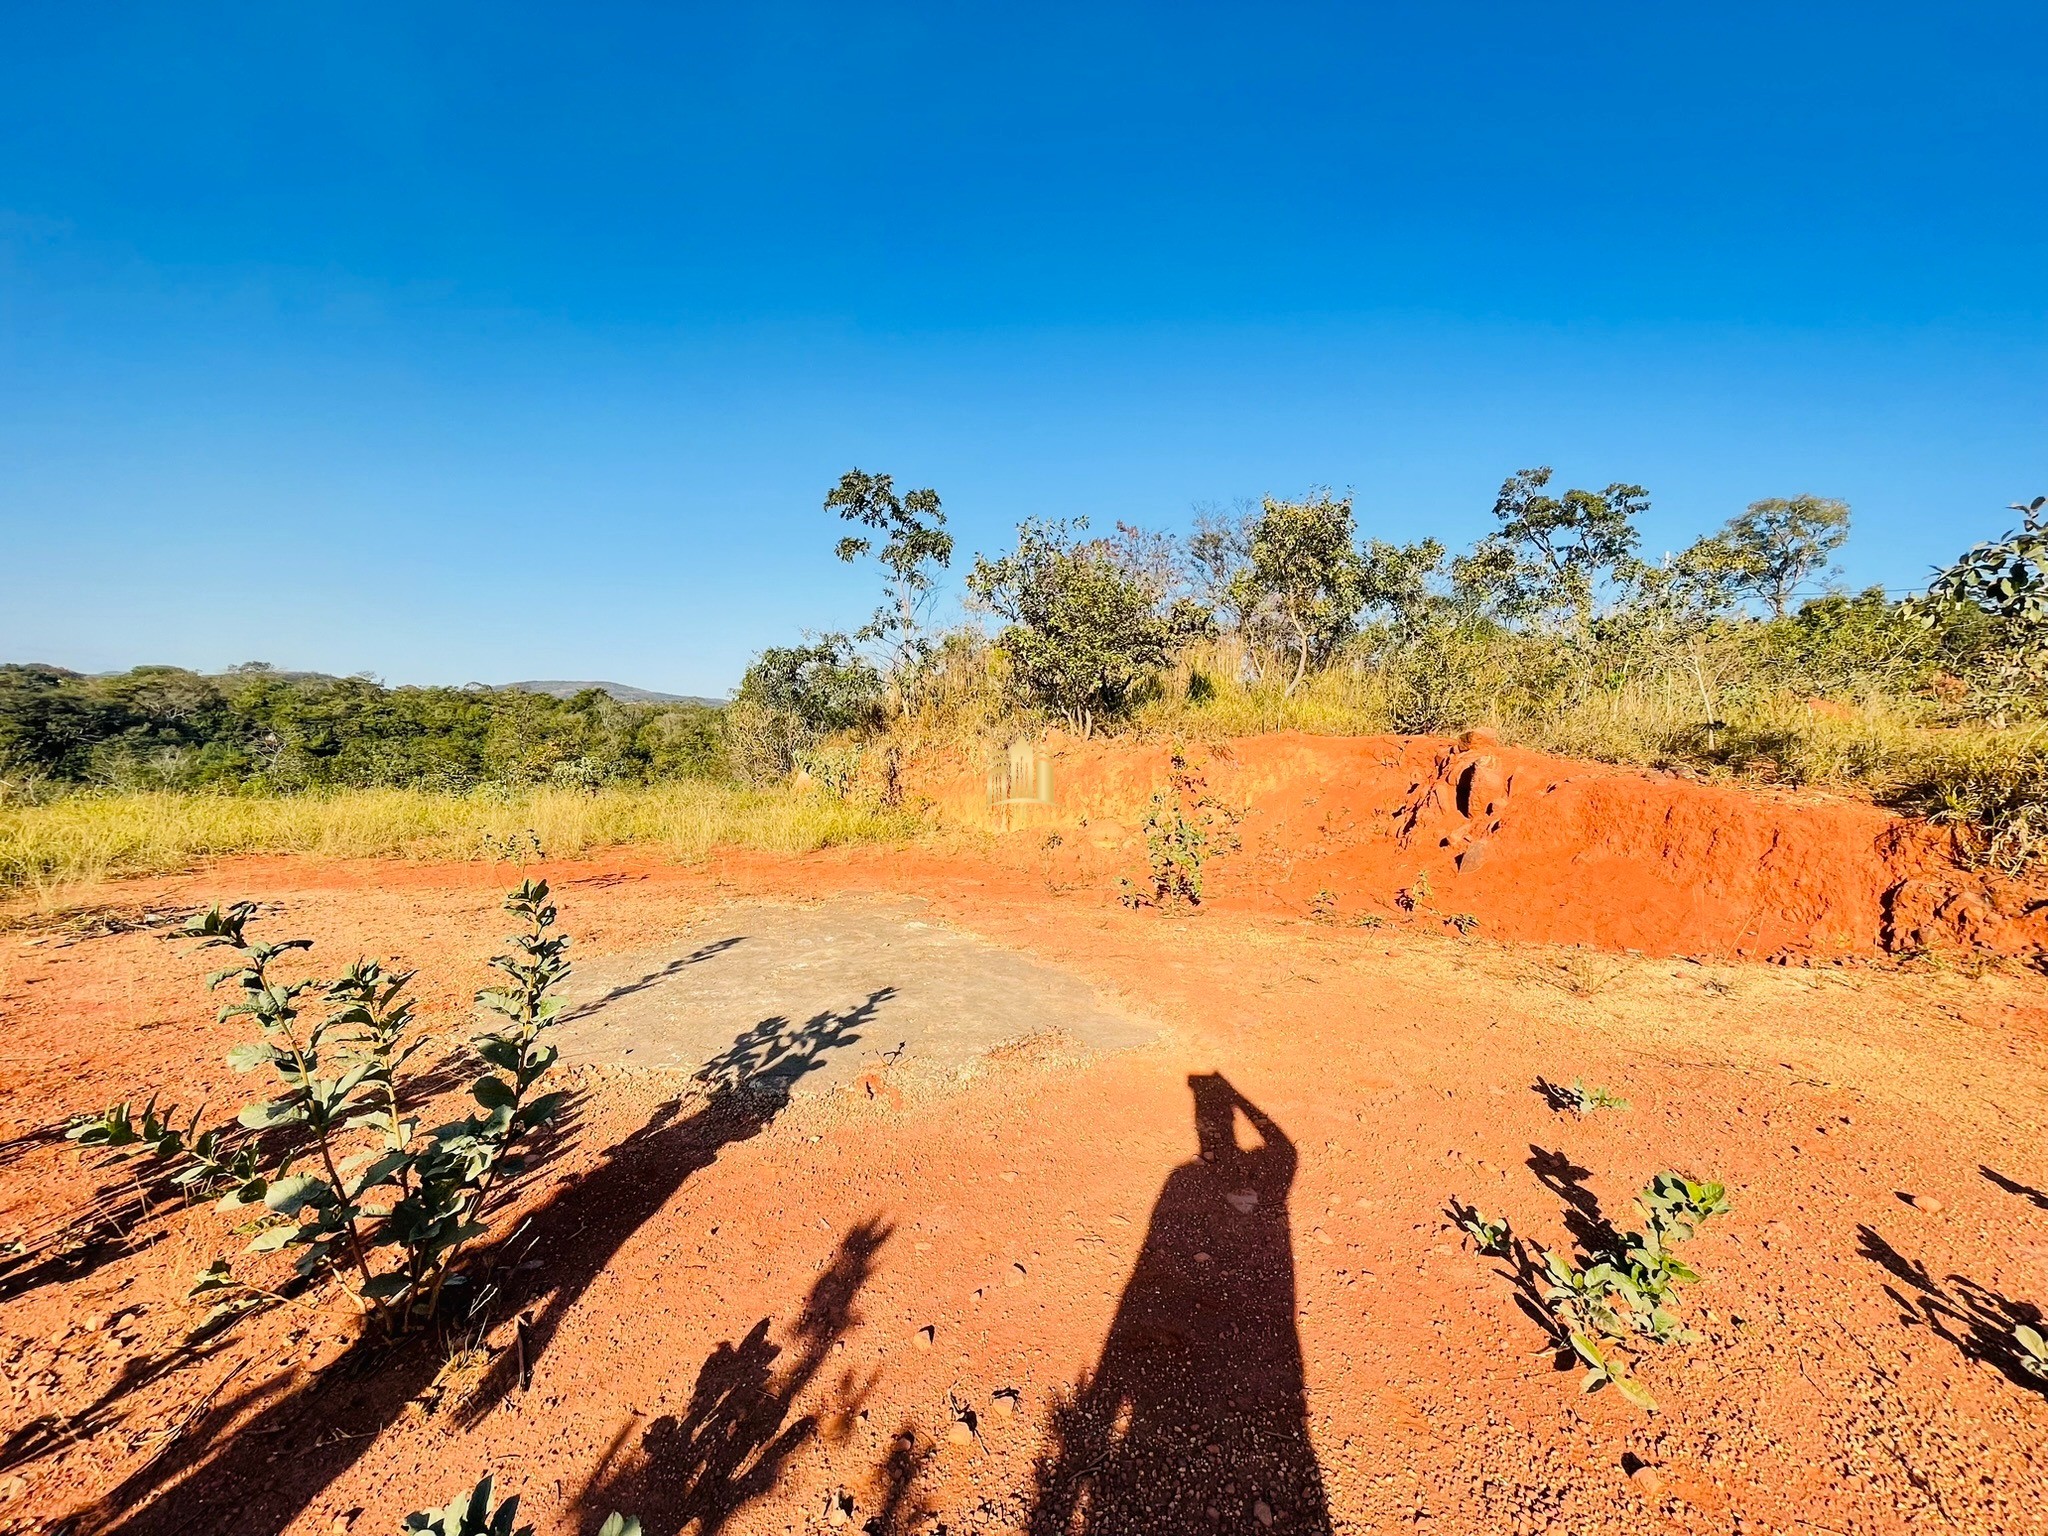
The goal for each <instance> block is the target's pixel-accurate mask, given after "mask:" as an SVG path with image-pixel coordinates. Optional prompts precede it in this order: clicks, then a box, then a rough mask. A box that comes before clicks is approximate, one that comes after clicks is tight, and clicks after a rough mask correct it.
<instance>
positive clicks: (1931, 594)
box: [1912, 496, 2048, 695]
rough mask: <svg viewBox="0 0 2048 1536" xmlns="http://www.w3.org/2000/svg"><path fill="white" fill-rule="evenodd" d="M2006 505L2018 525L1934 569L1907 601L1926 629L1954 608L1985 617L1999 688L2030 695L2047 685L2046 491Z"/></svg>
mask: <svg viewBox="0 0 2048 1536" xmlns="http://www.w3.org/2000/svg"><path fill="white" fill-rule="evenodd" d="M2011 510H2013V511H2015V512H2017V513H2019V514H2020V526H2019V527H2017V528H2014V529H2010V530H2008V531H2007V533H2006V534H2005V536H2004V537H2003V538H1999V539H1994V540H1992V541H1990V542H1989V543H1985V544H1979V545H1977V546H1975V547H1974V548H1973V549H1971V550H1970V551H1969V552H1968V553H1967V554H1965V555H1964V556H1963V557H1962V558H1961V559H1960V560H1958V561H1956V562H1955V564H1953V565H1951V566H1948V567H1947V568H1946V569H1944V570H1940V571H1937V572H1935V574H1934V579H1933V581H1931V582H1930V583H1928V587H1927V595H1926V596H1925V597H1923V598H1920V599H1917V600H1916V601H1915V602H1914V603H1913V605H1912V606H1913V608H1914V610H1915V612H1916V615H1917V617H1919V619H1920V621H1921V623H1922V624H1924V625H1925V626H1926V627H1927V628H1929V629H1933V628H1936V627H1937V626H1938V625H1939V624H1940V623H1941V622H1942V619H1943V617H1944V616H1945V615H1948V614H1953V613H1956V612H1958V611H1961V612H1965V613H1968V612H1975V613H1980V614H1982V615H1984V616H1985V617H1986V618H1988V619H1990V620H1991V621H1992V622H1993V624H1994V625H1995V626H1996V627H1997V631H1998V636H1997V639H1996V640H1995V641H1994V642H1993V644H1992V646H1991V648H1990V656H1989V658H1988V659H1989V660H1990V662H1991V664H1992V668H1993V671H1994V674H1995V675H1996V676H1997V677H1998V678H1999V680H2000V683H2001V684H2002V686H2003V688H2004V690H2005V691H2007V692H2009V693H2015V694H2021V695H2038V694H2039V693H2040V691H2041V690H2042V688H2043V687H2044V686H2048V496H2036V497H2035V498H2034V499H2033V500H2032V501H2030V502H2019V501H2016V502H2014V503H2012V508H2011Z"/></svg>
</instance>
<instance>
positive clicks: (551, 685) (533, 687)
mask: <svg viewBox="0 0 2048 1536" xmlns="http://www.w3.org/2000/svg"><path fill="white" fill-rule="evenodd" d="M501 686H503V687H505V688H508V689H511V690H513V691H515V692H518V693H544V694H546V695H548V697H550V698H555V699H569V698H574V697H575V696H576V695H577V694H579V693H581V692H583V690H584V689H586V688H595V689H597V690H598V691H599V692H600V693H608V694H610V695H611V696H612V697H613V698H615V699H617V700H618V701H619V702H620V703H621V704H702V705H704V706H705V707H706V708H707V709H720V708H723V707H724V704H725V701H724V700H723V699H700V698H698V697H697V696H696V695H694V694H687V693H656V692H655V691H654V690H653V689H651V688H629V687H627V686H626V685H625V684H624V683H571V682H563V681H561V680H560V679H558V678H548V679H544V680H541V681H534V682H524V683H505V684H502V685H501Z"/></svg>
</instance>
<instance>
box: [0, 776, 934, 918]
mask: <svg viewBox="0 0 2048 1536" xmlns="http://www.w3.org/2000/svg"><path fill="white" fill-rule="evenodd" d="M915 830H916V824H915V822H914V820H913V819H912V818H910V817H908V816H906V815H904V814H903V813H900V812H894V811H887V810H883V809H881V808H878V807H876V806H874V805H872V804H866V803H862V802H860V801H857V800H850V799H847V800H842V799H838V798H835V797H833V796H830V795H825V794H819V793H810V792H805V791H802V790H797V789H790V788H781V787H775V788H766V789H749V788H742V787H739V786H735V785H729V784H722V783H716V782H707V781H703V780H683V781H678V782H674V783H669V784H659V785H652V786H647V787H621V788H606V789H602V790H600V791H598V792H596V793H589V792H586V791H582V790H575V789H551V788H550V789H529V790H514V791H500V792H490V791H478V792H474V793H468V794H447V793H436V792H433V791H428V790H416V789H362V790H344V791H337V792H334V793H327V794H305V795H288V796H238V795H207V794H180V793H174V792H146V793H131V794H105V795H99V794H81V795H69V796H65V797H62V798H59V799H56V800H52V801H49V802H47V803H44V804H31V805H17V806H7V805H0V895H8V894H18V893H24V892H26V893H38V892H47V891H49V890H51V889H53V888H55V887H57V886H61V885H66V884H71V883H74V882H78V881H84V880H94V879H100V878H104V877H106V876H109V875H125V874H146V873H162V872H165V871H170V870H176V869H181V868H184V867H186V866H188V865H190V864H191V863H193V862H194V861H195V860H198V859H203V858H207V857H213V856H219V855H223V854H235V853H309V854H319V855H324V856H327V857H330V858H366V857H373V856H390V855H395V856H399V857H405V858H474V857H490V856H493V855H494V854H495V853H497V852H499V851H503V850H506V849H508V848H510V847H511V846H512V845H513V844H514V843H515V842H518V841H523V840H524V839H527V838H534V839H537V840H538V842H539V844H540V846H541V848H542V849H544V850H545V851H546V852H547V853H548V854H549V855H551V856H561V855H573V854H581V853H588V852H590V851H592V850H594V849H599V848H606V847H613V846H617V845H620V844H626V843H632V844H638V845H641V846H645V847H651V848H658V849H660V850H662V851H663V852H665V853H668V854H671V855H673V856H674V857H676V858H679V859H691V858H698V857H701V856H702V855H704V854H706V853H708V852H710V851H711V850H712V849H714V848H725V847H733V848H751V849H762V850H767V851H771V852H778V853H806V852H810V851H812V850H814V849H818V848H827V847H832V846H836V845H840V844H846V843H861V842H875V841H887V840H893V839H897V838H903V837H907V836H910V835H912V834H913V833H914V832H915Z"/></svg>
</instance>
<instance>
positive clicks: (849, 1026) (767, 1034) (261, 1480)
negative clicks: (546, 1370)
mask: <svg viewBox="0 0 2048 1536" xmlns="http://www.w3.org/2000/svg"><path fill="white" fill-rule="evenodd" d="M894 995H895V991H894V989H893V988H883V989H882V990H880V991H878V992H875V993H873V994H871V995H870V996H869V997H868V998H867V999H866V1000H865V1001H863V1002H862V1003H861V1004H859V1005H858V1006H857V1007H854V1008H852V1009H849V1010H847V1011H845V1012H843V1013H830V1012H828V1013H821V1014H819V1015H817V1016H816V1017H814V1018H812V1019H810V1020H809V1021H807V1022H806V1023H804V1024H802V1025H792V1024H791V1022H790V1021H789V1020H787V1019H782V1018H774V1019H765V1020H763V1021H762V1022H761V1023H760V1024H757V1025H755V1026H754V1027H753V1028H752V1029H750V1030H748V1031H747V1032H746V1033H744V1034H742V1035H741V1036H740V1037H739V1038H738V1039H737V1040H735V1041H734V1042H733V1044H732V1045H731V1047H729V1048H728V1049H727V1050H726V1051H724V1052H722V1053H721V1054H720V1055H719V1056H718V1057H717V1058H716V1059H714V1060H713V1061H712V1062H710V1063H709V1064H707V1066H706V1067H705V1068H704V1070H703V1071H702V1072H701V1073H700V1074H699V1077H700V1080H701V1086H702V1088H703V1094H702V1097H701V1098H700V1099H695V1100H682V1099H678V1100H672V1101H670V1102H669V1103H667V1104H664V1105H663V1106H662V1107H661V1108H660V1110H659V1111H657V1113H656V1114H655V1115H654V1116H653V1117H652V1118H651V1119H650V1120H649V1121H648V1123H647V1124H646V1125H644V1126H642V1127H641V1128H640V1129H639V1130H638V1131H635V1132H634V1133H633V1134H632V1135H631V1136H629V1137H627V1138H626V1140H625V1141H623V1142H621V1143H620V1144H619V1145H618V1146H616V1147H613V1148H612V1149H611V1150H610V1151H608V1152H607V1153H606V1154H605V1155H604V1159H603V1161H602V1162H600V1163H599V1165H598V1166H597V1167H596V1168H595V1169H593V1170H592V1171H591V1172H589V1173H588V1174H585V1175H584V1176H583V1177H581V1178H579V1179H576V1180H573V1181H569V1182H565V1183H563V1184H561V1185H559V1186H558V1187H557V1188H556V1189H554V1190H553V1191H552V1192H551V1193H550V1194H549V1195H548V1196H547V1198H546V1200H545V1201H543V1202H542V1204H541V1205H540V1206H539V1207H538V1208H537V1209H536V1210H535V1211H533V1212H532V1213H531V1214H530V1215H529V1216H528V1217H527V1218H526V1219H525V1220H523V1221H521V1222H520V1223H519V1224H518V1225H517V1226H516V1227H515V1228H513V1229H512V1230H511V1231H510V1232H509V1233H507V1234H506V1236H505V1237H503V1238H502V1239H500V1240H498V1241H497V1242H496V1243H494V1244H493V1245H491V1247H490V1248H488V1249H487V1250H484V1251H481V1252H479V1253H478V1254H477V1256H476V1257H475V1258H474V1259H472V1260H470V1261H469V1262H468V1263H467V1264H466V1265H465V1266H464V1267H465V1269H466V1270H467V1271H468V1272H469V1273H470V1275H471V1276H473V1277H474V1282H473V1284H472V1285H471V1286H470V1287H469V1288H468V1289H469V1290H470V1291H471V1293H472V1294H473V1295H474V1297H475V1298H476V1299H475V1300H473V1301H471V1302H470V1303H469V1304H468V1315H467V1316H466V1317H464V1318H461V1319H459V1320H458V1324H459V1327H460V1329H461V1331H463V1332H476V1333H478V1334H480V1333H481V1332H482V1331H484V1329H485V1328H487V1327H488V1325H489V1323H490V1321H491V1318H492V1317H494V1316H496V1317H502V1316H504V1315H505V1314H506V1313H507V1312H519V1313H521V1314H522V1316H521V1321H520V1336H521V1346H522V1348H521V1350H517V1351H515V1350H513V1349H509V1348H508V1349H504V1350H501V1351H499V1353H498V1354H497V1355H496V1356H495V1357H494V1359H493V1360H492V1362H491V1364H490V1366H489V1367H488V1368H487V1369H486V1371H485V1372H484V1374H483V1377H482V1379H481V1380H480V1381H479V1382H478V1383H477V1384H476V1386H475V1387H474V1388H473V1389H472V1390H471V1391H470V1392H469V1393H468V1395H467V1396H466V1397H465V1399H464V1400H463V1402H462V1403H461V1404H460V1405H458V1406H455V1407H453V1408H451V1409H449V1410H445V1411H448V1412H450V1413H451V1415H452V1416H453V1417H454V1418H456V1420H457V1421H458V1422H459V1423H462V1424H465V1425H469V1424H474V1423H476V1422H477V1421H479V1420H480V1419H482V1417H483V1416H484V1415H485V1414H486V1413H488V1412H489V1411H490V1410H491V1409H492V1408H494V1407H496V1406H497V1405H498V1404H499V1403H500V1402H502V1401H503V1400H504V1398H505V1396H506V1394H507V1393H509V1392H511V1391H512V1390H513V1389H514V1388H515V1387H518V1386H520V1385H522V1380H521V1370H520V1366H519V1364H518V1363H517V1362H518V1357H519V1355H520V1354H521V1353H522V1352H523V1355H524V1359H525V1375H526V1377H527V1378H528V1379H530V1378H531V1375H532V1373H533V1369H534V1367H535V1365H536V1364H537V1363H539V1362H540V1361H541V1360H542V1359H543V1358H544V1356H545V1354H546V1352H547V1350H548V1348H549V1346H550V1345H551V1344H552V1343H553V1341H554V1338H555V1336H556V1334H557V1332H558V1331H559V1330H560V1327H561V1324H562V1322H563V1320H564V1319H565V1318H566V1317H567V1315H568V1314H569V1312H570V1311H571V1310H573V1308H574V1307H575V1305H576V1303H577V1302H578V1301H579V1300H581V1299H582V1297H583V1295H584V1294H585V1292H586V1291H588V1290H589V1288H590V1286H591V1284H592V1282H593V1281H595V1280H596V1278H597V1277H598V1275H600V1274H601V1273H602V1272H603V1270H604V1268H605V1266H606V1265H607V1264H608V1263H609V1262H610V1261H611V1260H612V1258H613V1257H614V1256H615V1255H616V1254H617V1253H618V1251H619V1249H620V1248H621V1247H622V1246H624V1244H625V1243H626V1242H627V1240H628V1239H630V1238H631V1237H632V1235H633V1234H634V1233H635V1232H637V1231H638V1230H639V1229H640V1228H641V1226H642V1225H644V1224H645V1223H646V1222H647V1221H648V1220H650V1219H651V1218H652V1217H654V1216H655V1215H656V1214H657V1213H658V1212H659V1211H660V1210H661V1209H662V1207H663V1206H664V1205H666V1204H667V1203H668V1201H669V1200H670V1199H671V1198H672V1197H673V1196H674V1194H675V1192H676V1191H677V1190H678V1189H680V1188H681V1187H682V1185H683V1184H684V1183H685V1182H686V1181H687V1180H688V1179H689V1178H690V1176H691V1175H692V1174H695V1173H697V1172H698V1171H700V1170H701V1169H703V1168H706V1167H708V1166H709V1165H710V1164H711V1163H712V1162H714V1161H715V1160H716V1159H717V1157H718V1154H719V1153H720V1151H722V1150H723V1149H724V1148H725V1147H727V1146H730V1145H731V1144H733V1143H734V1142H737V1141H744V1140H746V1139H747V1138H749V1137H752V1136H756V1135H758V1134H760V1132H761V1131H762V1130H763V1129H765V1128H766V1127H767V1126H768V1124H769V1123H770V1122H771V1121H772V1120H773V1119H774V1118H775V1116H776V1115H777V1114H779V1113H780V1112H781V1111H782V1109H783V1108H784V1107H785V1106H786V1105H787V1104H788V1103H789V1096H790V1090H791V1088H792V1087H793V1086H794V1085H795V1084H796V1083H797V1082H799V1081H800V1080H801V1079H802V1078H803V1077H804V1076H806V1075H807V1074H808V1073H810V1072H812V1071H815V1070H817V1069H818V1068H820V1067H822V1066H823V1065H825V1058H826V1056H827V1055H828V1054H829V1053H830V1052H831V1051H834V1050H838V1049H841V1048H843V1047H846V1046H849V1045H852V1044H854V1043H855V1042H856V1041H858V1040H859V1039H860V1033H859V1031H860V1029H861V1028H862V1027H863V1026H864V1025H865V1024H866V1023H867V1022H868V1021H869V1020H871V1019H872V1018H873V1017H874V1015H875V1013H876V1011H877V1010H878V1009H879V1008H880V1007H882V1005H883V1004H885V1003H886V1002H887V1001H888V1000H889V999H890V998H891V997H893V996H894ZM529 1260H531V1261H535V1262H537V1263H538V1266H539V1267H538V1268H537V1269H529V1268H526V1267H525V1265H526V1263H527V1262H528V1261H529ZM445 1363H446V1351H445V1349H443V1348H438V1347H437V1346H436V1342H435V1340H434V1339H433V1338H432V1337H431V1335H430V1334H427V1333H422V1334H416V1335H414V1336H413V1337H411V1338H409V1339H406V1340H403V1341H401V1342H400V1343H398V1344H396V1345H379V1344H376V1343H374V1342H370V1341H365V1342H364V1343H361V1344H359V1345H357V1346H356V1347H355V1348H353V1349H351V1350H349V1351H347V1352H346V1353H345V1354H343V1355H342V1356H340V1357H339V1358H338V1359H336V1360H335V1361H333V1362H332V1363H331V1364H329V1365H327V1366H325V1367H323V1368H322V1369H321V1370H320V1371H319V1372H318V1373H317V1374H315V1375H312V1376H310V1377H306V1378H303V1379H301V1378H295V1377H291V1376H283V1377H278V1378H273V1379H272V1380H271V1381H268V1382H264V1383H260V1384H258V1385H254V1386H251V1387H249V1388H248V1389H246V1390H244V1391H242V1392H240V1393H239V1394H238V1395H236V1396H233V1397H227V1396H225V1395H224V1396H223V1399H222V1400H221V1401H219V1402H216V1403H215V1404H214V1405H213V1406H212V1407H210V1408H209V1409H207V1410H206V1411H205V1412H204V1413H202V1414H200V1415H199V1416H198V1417H197V1419H196V1420H195V1421H194V1422H192V1423H191V1424H190V1425H188V1426H187V1427H186V1429H185V1430H184V1432H183V1433H182V1434H181V1435H180V1436H179V1438H178V1440H177V1442H176V1443H175V1444H174V1445H173V1446H171V1447H170V1448H169V1449H168V1452H167V1454H165V1455H163V1456H161V1457H159V1458H157V1459H155V1460H153V1461H152V1462H151V1463H149V1464H147V1465H145V1466H144V1467H143V1468H141V1469H140V1470H138V1471H137V1472H136V1473H134V1474H132V1475H131V1476H130V1477H129V1478H128V1479H126V1480H125V1481H124V1482H122V1483H121V1484H120V1485H119V1486H117V1487H116V1488H115V1489H114V1490H113V1491H112V1492H110V1493H109V1494H107V1495H106V1496H105V1497H104V1498H103V1499H101V1500H100V1501H99V1502H98V1503H97V1504H96V1505H95V1506H93V1507H91V1508H89V1509H87V1510H81V1511H79V1512H78V1514H79V1515H81V1516H83V1517H85V1518H83V1519H82V1520H81V1521H80V1522H79V1523H80V1524H81V1525H82V1527H83V1528H85V1529H90V1530H93V1531H95V1532H99V1533H104V1536H155V1533H159V1532H161V1533H164V1536H173V1533H186V1532H192V1531H226V1530H244V1529H246V1530H281V1529H283V1528H284V1527H286V1526H288V1525H290V1524H291V1522H292V1521H293V1520H294V1519H296V1518H297V1517H298V1516H299V1515H300V1514H302V1513H303V1512H304V1511H305V1509H306V1508H307V1507H308V1506H309V1505H310V1504H311V1503H312V1502H313V1501H314V1500H315V1499H317V1498H318V1497H319V1496H320V1494H321V1492H322V1491H323V1490H324V1489H326V1488H327V1487H328V1486H329V1485H330V1484H331V1483H333V1482H334V1480H335V1479H336V1478H338V1477H340V1476H341V1475H342V1474H343V1473H345V1472H347V1471H348V1469H349V1468H350V1467H352V1466H354V1465H355V1463H356V1462H357V1461H358V1460H359V1459H360V1458H361V1457H362V1455H363V1453H364V1452H365V1451H367V1450H368V1449H369V1447H370V1446H372V1445H373V1444H375V1443H376V1441H377V1439H378V1437H379V1436H380V1435H381V1434H382V1432H383V1431H384V1430H385V1429H387V1428H388V1427H390V1426H391V1425H392V1424H393V1423H394V1422H395V1421H397V1419H398V1418H399V1417H400V1416H401V1415H402V1414H404V1413H405V1412H406V1409H407V1405H408V1404H410V1403H412V1402H413V1401H415V1400H416V1399H419V1398H421V1397H422V1396H423V1395H425V1394H427V1393H428V1392H429V1389H430V1388H431V1387H432V1385H433V1383H434V1382H435V1379H436V1378H437V1377H438V1376H439V1374H440V1372H441V1369H442V1366H443V1365H444V1364H445ZM245 1415H253V1416H251V1417H249V1418H248V1420H247V1422H245V1423H242V1424H241V1425H240V1426H239V1427H238V1428H237V1429H236V1430H235V1431H234V1433H233V1434H232V1435H231V1436H230V1435H228V1434H227V1433H226V1431H227V1427H228V1426H229V1425H230V1424H234V1423H236V1421H237V1420H238V1419H241V1418H243V1417H244V1416H245ZM282 1447H289V1448H290V1453H289V1454H288V1455H286V1454H283V1453H282V1451H281V1448H282Z"/></svg>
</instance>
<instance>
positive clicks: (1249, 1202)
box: [1223, 1189, 1259, 1216]
mask: <svg viewBox="0 0 2048 1536" xmlns="http://www.w3.org/2000/svg"><path fill="white" fill-rule="evenodd" d="M1223 1198H1224V1199H1225V1200H1227V1201H1229V1202H1230V1208H1231V1209H1232V1210H1233V1211H1235V1212H1237V1214H1238V1215H1240V1216H1249V1215H1251V1213H1252V1212H1253V1211H1255V1210H1257V1209H1258V1208H1259V1192H1258V1191H1257V1190H1256V1189H1233V1190H1231V1191H1229V1192H1228V1193H1227V1194H1225V1195H1224V1197H1223Z"/></svg>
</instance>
